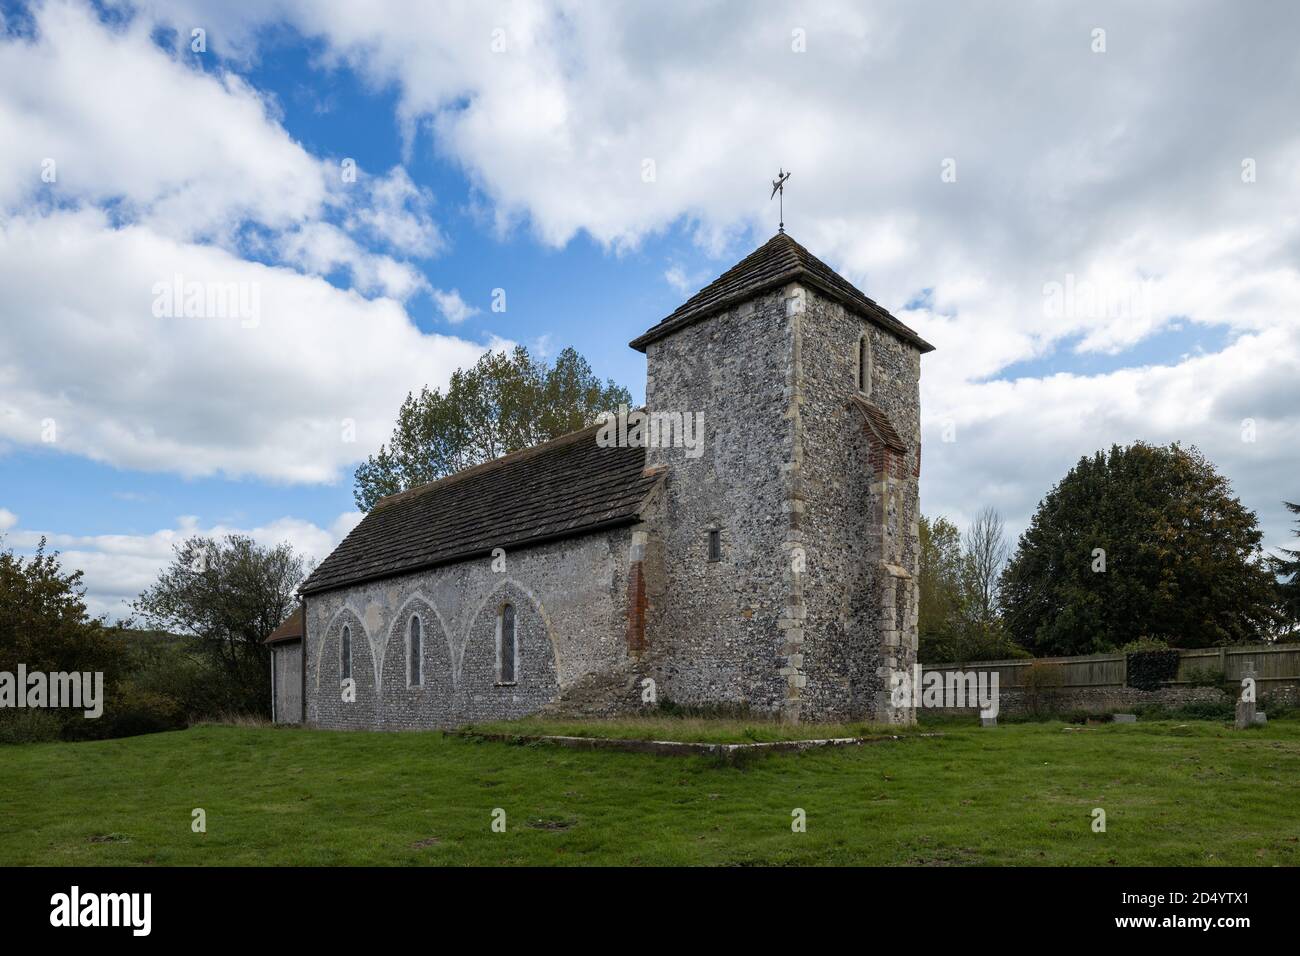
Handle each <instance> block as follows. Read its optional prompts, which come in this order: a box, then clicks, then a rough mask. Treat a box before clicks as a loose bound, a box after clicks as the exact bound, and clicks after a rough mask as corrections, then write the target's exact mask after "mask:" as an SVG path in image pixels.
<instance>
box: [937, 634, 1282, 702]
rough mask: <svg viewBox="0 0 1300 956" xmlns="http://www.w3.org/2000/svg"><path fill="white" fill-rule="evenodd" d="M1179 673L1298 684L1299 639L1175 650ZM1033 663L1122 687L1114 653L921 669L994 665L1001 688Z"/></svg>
mask: <svg viewBox="0 0 1300 956" xmlns="http://www.w3.org/2000/svg"><path fill="white" fill-rule="evenodd" d="M1178 654H1179V657H1180V660H1179V662H1178V676H1177V677H1176V678H1175V679H1174V681H1173V682H1172V686H1175V687H1177V686H1188V685H1190V684H1191V683H1192V679H1193V677H1194V676H1195V674H1196V672H1198V671H1199V672H1201V673H1204V672H1206V671H1218V672H1222V674H1223V675H1224V677H1225V679H1226V680H1229V681H1232V682H1233V683H1237V682H1239V681H1240V680H1241V679H1242V678H1243V677H1254V678H1255V683H1256V684H1257V685H1258V686H1259V689H1260V690H1261V691H1268V690H1270V689H1273V688H1275V687H1278V686H1281V685H1283V684H1293V685H1295V686H1298V687H1300V644H1282V645H1279V646H1276V647H1266V646H1262V645H1261V646H1259V647H1206V648H1200V649H1197V650H1180V651H1179V652H1178ZM1032 664H1039V665H1042V664H1057V665H1060V666H1059V671H1058V672H1059V673H1060V675H1061V686H1063V687H1123V686H1125V684H1126V678H1127V676H1128V674H1127V662H1126V658H1125V655H1123V654H1119V653H1111V654H1090V655H1086V656H1083V657H1038V658H1033V659H1030V658H1024V659H1020V660H1006V661H972V662H971V663H969V664H924V665H922V669H923V670H927V671H935V670H959V669H960V670H979V671H990V672H992V671H997V673H998V684H999V686H1000V687H1001V688H1002V689H1003V690H1010V689H1013V688H1017V687H1024V686H1025V673H1026V671H1027V670H1028V669H1029V667H1030V665H1032Z"/></svg>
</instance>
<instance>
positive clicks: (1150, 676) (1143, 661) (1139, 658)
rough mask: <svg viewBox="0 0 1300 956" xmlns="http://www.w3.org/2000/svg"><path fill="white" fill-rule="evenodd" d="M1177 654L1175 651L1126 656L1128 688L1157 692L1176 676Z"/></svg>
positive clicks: (1156, 651)
mask: <svg viewBox="0 0 1300 956" xmlns="http://www.w3.org/2000/svg"><path fill="white" fill-rule="evenodd" d="M1178 660H1179V656H1178V652H1177V651H1175V650H1169V649H1165V650H1150V651H1133V652H1130V653H1129V654H1128V655H1127V661H1128V679H1127V684H1128V686H1129V687H1136V688H1137V689H1138V690H1159V689H1160V687H1161V686H1162V685H1164V684H1165V683H1167V682H1169V681H1171V680H1173V679H1174V678H1175V677H1177V676H1178Z"/></svg>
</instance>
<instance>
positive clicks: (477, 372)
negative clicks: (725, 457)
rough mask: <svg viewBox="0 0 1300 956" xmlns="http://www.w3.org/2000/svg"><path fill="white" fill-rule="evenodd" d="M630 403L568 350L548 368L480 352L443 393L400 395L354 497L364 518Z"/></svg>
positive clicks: (521, 357)
mask: <svg viewBox="0 0 1300 956" xmlns="http://www.w3.org/2000/svg"><path fill="white" fill-rule="evenodd" d="M631 403H632V397H631V395H630V394H629V393H628V390H627V389H626V388H623V387H622V386H620V385H616V384H614V382H613V381H612V380H607V381H605V382H604V383H602V382H601V381H600V379H598V378H597V377H596V375H595V374H594V373H593V372H592V370H591V366H590V365H588V364H587V360H586V359H584V358H583V357H582V356H581V355H579V354H578V353H577V352H575V351H574V350H573V349H571V348H567V349H565V350H564V351H563V352H561V353H560V354H559V356H557V357H556V359H555V364H554V365H548V364H547V363H545V362H541V361H537V360H534V359H533V358H532V357H531V356H529V354H528V350H527V349H525V348H524V347H523V346H522V345H521V346H517V347H516V348H515V350H514V352H513V353H511V354H510V355H506V354H504V353H501V352H485V353H484V354H483V356H482V357H481V358H480V359H479V360H478V362H477V363H476V364H475V365H474V366H473V367H472V368H469V369H457V370H456V371H455V372H454V373H453V374H452V376H451V381H450V382H449V383H448V385H447V391H446V393H443V392H442V390H441V389H438V388H433V389H430V388H428V387H425V388H422V389H421V390H420V394H419V395H418V396H417V395H412V394H409V393H408V394H407V396H406V400H405V401H404V402H402V407H401V408H400V409H399V410H398V412H397V425H396V427H394V429H393V436H392V438H391V439H389V442H388V444H387V445H383V446H380V449H379V451H378V452H377V453H376V454H374V455H371V456H370V458H369V459H367V460H366V462H365V463H364V464H362V465H361V466H360V467H358V468H357V471H356V482H355V484H354V486H353V497H354V498H355V499H356V502H357V507H358V508H361V509H362V510H363V511H369V510H370V508H372V507H373V506H374V504H375V502H376V501H378V500H379V499H380V498H382V497H384V496H385V495H391V494H396V493H397V492H399V491H404V490H405V489H407V488H413V487H415V486H416V485H421V484H425V483H426V482H430V481H435V480H437V479H438V478H442V477H445V476H446V475H450V474H453V473H455V472H457V471H460V470H461V469H463V468H469V467H470V466H472V465H478V464H482V463H483V462H485V461H490V460H492V459H493V458H498V457H500V456H501V455H506V454H509V453H510V452H512V451H518V450H519V449H521V448H527V447H529V446H531V445H537V444H540V443H541V442H544V441H549V440H550V439H552V438H558V437H559V436H561V435H564V434H567V433H568V432H572V431H577V430H578V429H579V428H583V427H584V426H586V425H590V424H592V423H593V422H595V421H596V416H597V415H599V414H600V413H601V412H603V411H614V410H616V409H617V407H618V406H619V405H630V404H631Z"/></svg>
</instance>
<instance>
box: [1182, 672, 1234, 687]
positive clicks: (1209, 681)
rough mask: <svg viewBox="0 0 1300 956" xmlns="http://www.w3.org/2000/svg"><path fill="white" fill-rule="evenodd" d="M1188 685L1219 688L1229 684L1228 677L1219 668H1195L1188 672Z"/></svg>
mask: <svg viewBox="0 0 1300 956" xmlns="http://www.w3.org/2000/svg"><path fill="white" fill-rule="evenodd" d="M1186 681H1187V683H1188V684H1189V685H1190V686H1192V687H1218V688H1220V689H1222V687H1223V685H1224V684H1226V683H1227V682H1228V675H1227V674H1225V673H1224V672H1223V670H1222V669H1221V668H1218V667H1193V668H1192V669H1191V670H1189V671H1188V672H1187V678H1186Z"/></svg>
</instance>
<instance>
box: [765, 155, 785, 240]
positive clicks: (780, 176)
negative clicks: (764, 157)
mask: <svg viewBox="0 0 1300 956" xmlns="http://www.w3.org/2000/svg"><path fill="white" fill-rule="evenodd" d="M789 178H790V174H789V173H787V172H786V171H785V170H784V169H780V170H777V174H776V179H774V180H772V195H770V196H768V197H767V198H768V200H769V201H770V200H772V199H775V198H776V194H777V193H780V194H781V231H782V232H785V181H786V180H787V179H789Z"/></svg>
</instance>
